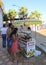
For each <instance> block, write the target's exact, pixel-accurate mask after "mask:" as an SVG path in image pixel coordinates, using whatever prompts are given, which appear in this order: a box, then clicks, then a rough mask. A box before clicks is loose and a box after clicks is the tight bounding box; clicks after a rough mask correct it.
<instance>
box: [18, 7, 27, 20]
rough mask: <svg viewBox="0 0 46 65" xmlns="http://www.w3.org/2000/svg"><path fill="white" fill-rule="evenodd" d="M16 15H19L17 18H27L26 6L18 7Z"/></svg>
mask: <svg viewBox="0 0 46 65" xmlns="http://www.w3.org/2000/svg"><path fill="white" fill-rule="evenodd" d="M18 15H19V18H22V19H24V18H27V15H28V13H27V8H26V7H21V8H20V9H19V13H18Z"/></svg>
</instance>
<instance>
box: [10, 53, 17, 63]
mask: <svg viewBox="0 0 46 65" xmlns="http://www.w3.org/2000/svg"><path fill="white" fill-rule="evenodd" d="M11 58H12V62H14V60H15V59H16V53H13V52H11Z"/></svg>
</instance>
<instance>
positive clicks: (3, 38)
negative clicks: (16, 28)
mask: <svg viewBox="0 0 46 65" xmlns="http://www.w3.org/2000/svg"><path fill="white" fill-rule="evenodd" d="M2 45H3V47H6V34H3V35H2Z"/></svg>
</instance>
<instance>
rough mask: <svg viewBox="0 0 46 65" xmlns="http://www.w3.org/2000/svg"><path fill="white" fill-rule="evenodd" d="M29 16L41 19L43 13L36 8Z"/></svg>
mask: <svg viewBox="0 0 46 65" xmlns="http://www.w3.org/2000/svg"><path fill="white" fill-rule="evenodd" d="M29 18H31V19H40V18H41V14H40V13H39V12H38V11H36V10H35V11H32V12H31V13H30V16H29Z"/></svg>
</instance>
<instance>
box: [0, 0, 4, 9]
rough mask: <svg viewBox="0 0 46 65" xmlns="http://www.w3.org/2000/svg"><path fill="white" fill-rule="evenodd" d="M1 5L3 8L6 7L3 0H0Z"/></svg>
mask: <svg viewBox="0 0 46 65" xmlns="http://www.w3.org/2000/svg"><path fill="white" fill-rule="evenodd" d="M0 6H1V8H2V9H3V8H4V4H3V2H2V0H0Z"/></svg>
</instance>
